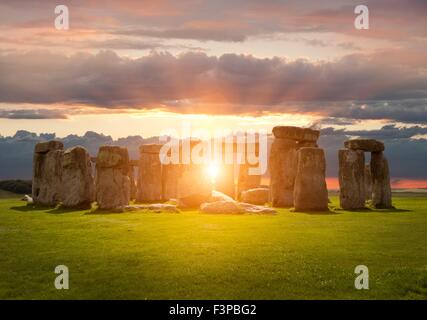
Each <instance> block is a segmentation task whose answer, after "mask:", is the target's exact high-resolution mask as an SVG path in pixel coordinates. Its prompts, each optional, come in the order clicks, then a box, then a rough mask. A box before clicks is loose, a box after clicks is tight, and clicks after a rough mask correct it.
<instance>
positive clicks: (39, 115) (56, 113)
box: [0, 109, 68, 119]
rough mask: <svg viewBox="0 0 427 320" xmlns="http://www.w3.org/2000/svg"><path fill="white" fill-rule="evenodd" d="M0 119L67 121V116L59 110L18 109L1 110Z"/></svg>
mask: <svg viewBox="0 0 427 320" xmlns="http://www.w3.org/2000/svg"><path fill="white" fill-rule="evenodd" d="M0 118H4V119H67V118H68V117H67V115H66V114H65V113H64V112H63V111H61V110H49V109H18V110H1V109H0Z"/></svg>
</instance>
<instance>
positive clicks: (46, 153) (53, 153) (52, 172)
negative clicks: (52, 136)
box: [32, 141, 63, 206]
mask: <svg viewBox="0 0 427 320" xmlns="http://www.w3.org/2000/svg"><path fill="white" fill-rule="evenodd" d="M62 149H63V144H62V143H61V142H58V141H49V142H41V143H38V144H37V145H36V146H35V148H34V157H33V186H32V198H33V201H34V203H35V204H40V205H45V206H56V205H57V204H58V203H59V202H60V201H61V190H62V183H61V181H62V159H63V150H62Z"/></svg>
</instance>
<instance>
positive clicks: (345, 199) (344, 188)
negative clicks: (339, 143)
mask: <svg viewBox="0 0 427 320" xmlns="http://www.w3.org/2000/svg"><path fill="white" fill-rule="evenodd" d="M338 158H339V172H338V178H339V184H340V205H341V208H343V209H346V210H355V209H361V208H364V207H365V197H366V194H365V178H364V176H365V154H364V153H363V151H361V150H349V149H343V150H339V152H338Z"/></svg>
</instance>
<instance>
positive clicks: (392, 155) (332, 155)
mask: <svg viewBox="0 0 427 320" xmlns="http://www.w3.org/2000/svg"><path fill="white" fill-rule="evenodd" d="M426 132H427V128H425V127H424V128H423V127H419V126H413V127H407V128H399V127H396V126H395V125H388V126H384V127H383V128H381V129H380V130H358V131H347V130H344V129H339V130H337V129H333V128H324V129H322V130H321V135H320V138H319V145H320V146H321V147H322V148H324V149H325V153H326V160H327V175H328V176H330V177H336V176H337V174H338V150H339V149H342V148H344V141H346V140H348V139H351V138H355V137H363V138H372V139H379V140H382V141H384V144H385V154H386V156H387V158H388V160H389V164H390V172H391V176H392V177H400V178H407V179H408V178H409V179H426V178H427V170H426V169H425V159H426V155H427V139H413V137H415V136H417V135H422V134H426ZM366 161H369V154H367V155H366Z"/></svg>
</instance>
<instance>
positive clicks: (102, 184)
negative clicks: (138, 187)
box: [96, 146, 130, 209]
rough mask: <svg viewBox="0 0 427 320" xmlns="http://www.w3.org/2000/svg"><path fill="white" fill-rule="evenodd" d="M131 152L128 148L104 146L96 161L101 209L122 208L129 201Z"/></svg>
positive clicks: (98, 200) (97, 187)
mask: <svg viewBox="0 0 427 320" xmlns="http://www.w3.org/2000/svg"><path fill="white" fill-rule="evenodd" d="M129 198H130V178H129V154H128V151H127V149H126V148H121V147H118V146H102V147H100V148H99V152H98V156H97V161H96V201H97V202H98V207H99V208H100V209H121V208H123V207H124V206H126V205H127V204H128V203H129Z"/></svg>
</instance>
